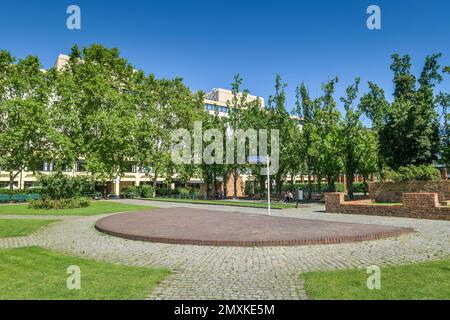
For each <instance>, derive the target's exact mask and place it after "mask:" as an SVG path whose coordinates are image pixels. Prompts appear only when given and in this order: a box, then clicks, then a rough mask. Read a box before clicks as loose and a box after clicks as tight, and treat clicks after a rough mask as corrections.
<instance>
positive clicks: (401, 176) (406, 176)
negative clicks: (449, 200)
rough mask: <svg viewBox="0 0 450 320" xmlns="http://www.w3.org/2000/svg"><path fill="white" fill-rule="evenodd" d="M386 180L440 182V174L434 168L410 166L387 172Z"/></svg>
mask: <svg viewBox="0 0 450 320" xmlns="http://www.w3.org/2000/svg"><path fill="white" fill-rule="evenodd" d="M387 178H388V179H391V180H393V181H440V180H441V173H440V171H439V170H438V169H436V168H435V167H434V166H430V165H420V166H414V165H410V166H406V167H400V168H399V169H398V170H397V171H390V172H388V173H387Z"/></svg>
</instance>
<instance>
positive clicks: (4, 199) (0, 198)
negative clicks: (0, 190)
mask: <svg viewBox="0 0 450 320" xmlns="http://www.w3.org/2000/svg"><path fill="white" fill-rule="evenodd" d="M0 202H4V203H8V202H9V195H8V194H0Z"/></svg>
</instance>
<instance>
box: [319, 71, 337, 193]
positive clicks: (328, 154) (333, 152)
mask: <svg viewBox="0 0 450 320" xmlns="http://www.w3.org/2000/svg"><path fill="white" fill-rule="evenodd" d="M337 81H338V78H334V79H332V80H331V81H329V82H327V83H325V84H323V86H322V89H323V95H322V97H321V99H320V102H321V108H320V110H318V112H317V115H316V117H315V118H316V120H315V128H316V130H315V133H314V134H315V140H316V141H317V142H316V148H315V157H316V158H317V159H318V160H317V162H318V164H317V168H316V173H317V175H318V178H321V177H325V178H326V180H327V185H328V187H327V190H328V192H333V191H335V183H336V180H337V178H338V176H339V173H340V172H342V168H343V163H342V157H341V153H340V147H339V145H340V135H339V133H340V119H341V114H340V112H339V111H338V109H337V107H336V101H335V100H334V98H333V94H334V91H335V86H336V83H337ZM318 180H319V179H318Z"/></svg>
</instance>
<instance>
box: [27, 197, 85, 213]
mask: <svg viewBox="0 0 450 320" xmlns="http://www.w3.org/2000/svg"><path fill="white" fill-rule="evenodd" d="M28 206H29V208H31V209H45V210H61V209H75V208H86V207H89V206H90V202H89V200H88V199H86V198H72V199H55V200H52V199H49V198H46V199H41V200H34V201H31V202H30V204H29V205H28Z"/></svg>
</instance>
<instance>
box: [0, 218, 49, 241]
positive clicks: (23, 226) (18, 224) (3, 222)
mask: <svg viewBox="0 0 450 320" xmlns="http://www.w3.org/2000/svg"><path fill="white" fill-rule="evenodd" d="M55 221H57V220H25V219H0V238H5V237H25V236H29V235H30V234H32V233H33V232H35V231H37V230H38V229H40V228H42V227H44V226H47V225H49V224H50V223H53V222H55Z"/></svg>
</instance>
